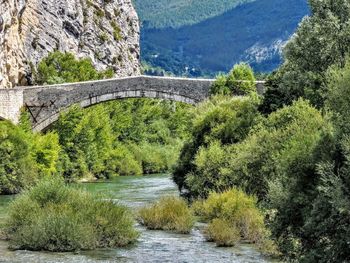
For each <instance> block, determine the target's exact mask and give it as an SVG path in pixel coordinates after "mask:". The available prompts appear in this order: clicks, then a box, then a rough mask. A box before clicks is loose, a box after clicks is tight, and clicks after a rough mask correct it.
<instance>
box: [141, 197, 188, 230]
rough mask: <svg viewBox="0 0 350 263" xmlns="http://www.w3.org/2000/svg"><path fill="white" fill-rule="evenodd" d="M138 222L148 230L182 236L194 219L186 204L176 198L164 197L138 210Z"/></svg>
mask: <svg viewBox="0 0 350 263" xmlns="http://www.w3.org/2000/svg"><path fill="white" fill-rule="evenodd" d="M138 220H139V222H140V223H141V224H142V225H144V226H146V227H147V228H148V229H153V230H169V231H174V232H176V233H182V234H187V233H189V232H190V231H191V229H192V227H193V225H194V217H193V215H192V213H191V210H190V209H189V207H188V206H187V203H186V202H185V201H184V200H183V199H180V198H176V197H164V198H162V199H161V200H159V201H158V202H156V203H155V204H152V205H150V206H148V207H144V208H142V209H140V211H139V213H138Z"/></svg>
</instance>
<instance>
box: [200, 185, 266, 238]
mask: <svg viewBox="0 0 350 263" xmlns="http://www.w3.org/2000/svg"><path fill="white" fill-rule="evenodd" d="M198 202H199V203H198ZM194 207H195V213H196V215H198V216H200V217H201V218H202V219H204V220H205V221H212V220H214V219H221V220H225V221H227V222H228V223H229V224H230V225H231V226H232V227H234V228H237V229H238V230H239V233H240V235H241V237H242V238H243V239H246V240H249V241H251V242H254V243H256V242H259V241H260V240H262V239H263V238H264V237H265V233H266V228H265V224H264V216H263V214H262V213H261V212H260V211H259V210H258V208H257V199H256V198H255V197H253V196H249V195H246V194H245V193H244V192H243V191H241V190H237V189H231V190H229V191H226V192H224V193H214V192H213V193H211V194H209V197H208V199H206V200H204V201H197V203H196V204H195V205H194Z"/></svg>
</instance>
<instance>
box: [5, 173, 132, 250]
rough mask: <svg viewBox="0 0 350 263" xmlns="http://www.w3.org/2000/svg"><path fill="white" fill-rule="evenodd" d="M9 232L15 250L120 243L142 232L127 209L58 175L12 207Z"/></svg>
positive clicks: (79, 247) (123, 243)
mask: <svg viewBox="0 0 350 263" xmlns="http://www.w3.org/2000/svg"><path fill="white" fill-rule="evenodd" d="M5 233H6V235H7V238H8V239H9V240H10V246H11V247H12V248H15V249H28V250H47V251H76V250H86V249H95V248H105V247H119V246H125V245H128V244H130V243H133V242H134V241H135V240H136V238H137V236H138V234H137V232H136V231H135V230H134V227H133V220H132V216H131V214H130V213H129V211H128V210H127V208H125V207H123V206H120V205H116V204H114V203H113V202H112V201H105V200H102V197H101V196H99V197H96V196H93V195H91V194H89V193H87V192H84V191H82V190H79V189H74V188H70V187H68V186H66V185H65V184H64V183H63V182H62V181H60V180H58V179H55V180H43V181H42V182H40V183H39V184H38V185H36V186H35V187H33V188H31V189H29V190H27V191H25V192H24V193H22V194H21V195H20V196H19V197H18V198H17V199H16V200H15V201H14V202H13V203H12V204H11V205H10V208H9V217H8V219H7V222H6V225H5Z"/></svg>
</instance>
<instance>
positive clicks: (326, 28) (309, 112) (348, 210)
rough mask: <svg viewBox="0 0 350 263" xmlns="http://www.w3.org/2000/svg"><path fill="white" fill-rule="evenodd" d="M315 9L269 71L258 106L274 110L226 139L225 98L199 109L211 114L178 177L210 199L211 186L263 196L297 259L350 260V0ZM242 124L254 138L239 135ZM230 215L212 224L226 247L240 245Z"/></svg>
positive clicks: (274, 226)
mask: <svg viewBox="0 0 350 263" xmlns="http://www.w3.org/2000/svg"><path fill="white" fill-rule="evenodd" d="M310 5H311V10H312V15H311V16H310V17H309V18H306V19H304V21H303V22H302V23H301V25H300V27H299V29H298V31H297V34H296V35H295V36H294V37H293V38H292V39H291V40H290V42H289V43H288V44H287V47H286V49H285V51H284V55H285V58H286V60H285V63H284V65H283V66H282V67H281V68H280V69H279V70H278V71H277V72H275V73H274V74H272V75H271V76H269V79H268V83H267V84H268V86H269V90H268V92H267V93H266V94H265V96H264V101H263V103H262V105H258V104H259V102H258V101H257V102H255V104H254V105H255V107H258V109H259V111H260V112H261V113H262V114H264V115H260V113H259V112H258V111H253V112H251V113H254V114H253V115H252V114H249V113H248V116H254V117H253V118H252V119H250V120H253V121H250V122H247V123H245V124H244V125H242V123H241V124H239V125H237V126H235V129H231V130H225V131H226V132H225V133H224V134H220V136H218V137H217V136H216V135H217V131H221V129H222V128H223V127H227V126H229V125H232V123H231V122H229V121H228V119H225V117H224V116H225V113H226V112H225V113H223V111H222V110H221V108H222V107H220V103H217V104H216V105H215V107H212V105H213V101H216V100H218V98H212V99H211V101H209V102H205V103H204V104H203V105H205V106H199V108H201V107H203V108H205V109H206V110H202V112H200V113H198V114H195V119H194V129H193V131H192V137H191V138H190V140H188V142H187V143H186V144H185V147H184V148H183V150H182V153H181V156H182V159H181V161H180V162H179V164H178V166H177V168H176V170H175V173H174V178H175V181H176V182H177V183H178V185H179V187H180V189H182V191H183V193H184V194H186V195H187V196H189V197H191V198H196V197H204V198H207V197H208V196H209V198H210V191H216V192H225V191H227V189H230V188H231V187H239V188H240V189H242V190H244V191H245V192H246V193H249V194H254V195H255V196H256V197H257V198H258V200H259V203H258V205H259V206H261V207H264V208H265V209H266V211H267V217H266V218H265V221H266V222H267V223H268V225H269V226H270V229H271V235H272V238H273V239H274V240H275V241H276V242H277V244H278V246H279V250H280V251H281V252H282V253H283V255H284V257H285V259H286V260H288V261H295V262H347V261H349V260H350V253H349V242H350V241H349V233H350V221H349V215H350V207H349V200H350V196H349V192H350V184H349V182H350V180H349V177H350V175H349V172H348V171H349V159H350V157H349V156H350V155H349V152H350V151H349V149H350V143H349V142H350V139H349V133H350V126H349V123H350V119H349V112H350V108H349V105H350V97H349V94H350V93H349V92H350V85H349V83H350V62H349V58H348V56H349V45H348V43H349V36H350V34H349V21H348V20H349V17H350V16H349V10H350V2H349V1H330V0H324V1H312V0H310ZM220 81H221V83H224V84H225V81H226V80H225V79H224V78H222V77H221V79H220V78H219V79H218V82H217V83H220ZM223 86H225V85H223ZM223 93H225V92H223ZM301 98H302V99H301ZM306 99H307V100H306ZM221 100H222V99H221ZM250 100H251V99H250ZM248 101H249V99H248ZM286 105H289V106H286ZM214 109H215V110H214ZM235 111H237V109H235ZM246 112H247V111H246ZM238 116H240V117H242V116H243V117H242V118H244V114H240V115H238ZM244 119H247V120H249V118H247V117H245V118H244ZM198 123H201V125H200V126H199V127H203V129H198V126H196V125H197V124H198ZM238 123H239V122H238ZM248 123H249V125H247V124H248ZM213 127H215V128H213ZM240 127H241V128H243V130H244V131H245V132H244V134H245V136H241V137H239V138H237V131H239V130H240ZM198 138H199V139H198ZM208 200H209V199H208ZM229 200H233V198H230V199H229ZM204 210H205V209H203V208H201V211H204ZM215 211H217V210H215ZM219 211H220V210H219ZM231 214H232V213H231ZM227 220H228V219H227V218H226V219H225V218H224V219H222V220H221V221H215V222H213V223H212V224H211V225H210V226H209V229H208V233H209V239H210V238H211V239H214V237H215V234H216V238H217V239H218V240H219V244H223V245H225V242H223V240H224V239H225V238H226V239H228V240H229V242H228V243H231V244H232V243H234V242H235V236H234V233H235V232H234V229H229V228H228V227H227ZM213 229H216V230H215V233H213ZM220 229H226V231H225V233H220V232H219V230H220ZM228 233H231V235H228Z"/></svg>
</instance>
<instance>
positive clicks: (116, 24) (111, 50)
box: [0, 0, 140, 88]
mask: <svg viewBox="0 0 350 263" xmlns="http://www.w3.org/2000/svg"><path fill="white" fill-rule="evenodd" d="M139 35H140V34H139V22H138V17H137V14H136V12H135V10H134V8H133V6H132V3H131V0H1V1H0V87H9V88H10V87H14V86H17V85H27V84H31V72H32V71H33V69H34V68H35V67H36V65H37V63H38V62H39V61H40V60H41V59H42V58H43V57H45V56H47V55H48V53H49V52H52V51H55V50H60V51H63V52H64V51H68V52H71V53H74V54H75V55H76V56H77V57H79V58H81V57H89V58H91V59H92V61H93V63H94V65H95V66H96V68H97V69H99V70H102V69H106V68H109V67H111V68H113V69H114V71H115V73H116V75H117V76H129V75H138V74H140V66H139V56H140V46H139Z"/></svg>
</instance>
